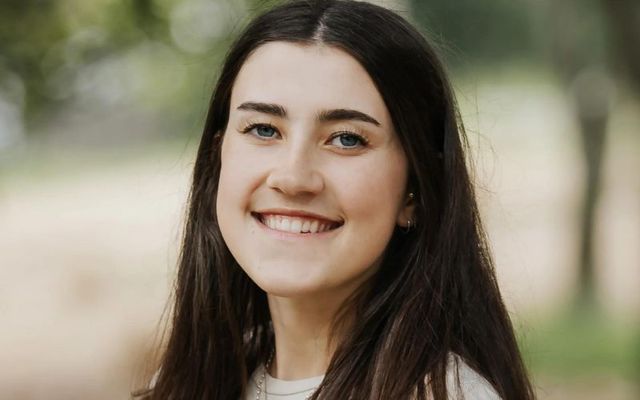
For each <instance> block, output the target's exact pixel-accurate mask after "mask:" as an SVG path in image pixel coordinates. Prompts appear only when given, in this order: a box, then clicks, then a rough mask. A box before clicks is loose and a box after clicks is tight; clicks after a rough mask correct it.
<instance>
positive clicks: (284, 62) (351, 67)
mask: <svg viewBox="0 0 640 400" xmlns="http://www.w3.org/2000/svg"><path fill="white" fill-rule="evenodd" d="M245 101H261V102H269V103H276V104H281V105H283V106H285V107H286V108H287V109H290V110H291V111H292V114H294V113H298V114H303V113H304V112H307V111H308V112H315V111H316V110H318V109H328V108H350V109H357V110H360V111H363V112H367V113H372V114H375V117H377V118H379V119H378V120H379V121H380V122H381V124H385V125H386V124H388V122H389V116H388V111H387V109H386V106H385V104H384V101H383V99H382V97H381V95H380V93H379V92H378V90H377V88H376V86H375V84H374V83H373V80H372V79H371V77H370V76H369V74H368V73H367V71H366V70H365V69H364V68H363V67H362V65H360V63H359V62H358V61H357V60H356V59H355V58H353V57H352V56H351V55H350V54H348V53H347V52H345V51H343V50H341V49H339V48H336V47H332V46H327V45H323V44H313V45H303V44H297V43H289V42H271V43H267V44H265V45H262V46H260V47H258V48H257V49H256V50H255V51H254V52H253V53H252V54H251V55H250V56H249V58H248V59H247V60H246V62H245V63H244V65H243V66H242V68H241V69H240V72H239V74H238V76H237V78H236V81H235V83H234V86H233V91H232V96H231V108H232V110H233V109H235V107H237V105H239V104H241V103H243V102H245Z"/></svg>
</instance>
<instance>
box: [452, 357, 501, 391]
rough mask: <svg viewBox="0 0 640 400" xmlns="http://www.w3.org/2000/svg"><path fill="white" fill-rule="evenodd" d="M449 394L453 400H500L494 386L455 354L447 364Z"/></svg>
mask: <svg viewBox="0 0 640 400" xmlns="http://www.w3.org/2000/svg"><path fill="white" fill-rule="evenodd" d="M447 392H448V393H449V398H450V399H451V400H454V399H455V400H457V399H464V400H500V396H499V395H498V394H497V393H496V391H495V389H494V388H493V386H491V384H490V383H489V382H488V381H487V380H486V379H485V378H484V377H482V375H480V374H479V373H477V372H476V371H474V370H473V369H472V368H471V367H470V366H469V365H468V364H467V363H466V362H465V361H464V360H463V359H462V358H461V357H460V356H458V355H456V354H453V353H452V354H450V355H449V360H448V364H447Z"/></svg>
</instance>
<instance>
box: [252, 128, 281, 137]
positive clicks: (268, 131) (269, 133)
mask: <svg viewBox="0 0 640 400" xmlns="http://www.w3.org/2000/svg"><path fill="white" fill-rule="evenodd" d="M255 129H256V134H257V135H258V136H260V137H265V138H271V137H273V136H275V134H276V130H275V129H274V128H273V127H272V126H269V125H258V126H256V128H255Z"/></svg>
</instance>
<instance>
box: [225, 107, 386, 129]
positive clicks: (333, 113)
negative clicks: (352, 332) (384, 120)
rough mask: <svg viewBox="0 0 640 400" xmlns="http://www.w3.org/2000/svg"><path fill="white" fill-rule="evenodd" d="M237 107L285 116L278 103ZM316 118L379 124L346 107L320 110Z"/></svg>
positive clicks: (369, 117) (283, 109) (319, 119)
mask: <svg viewBox="0 0 640 400" xmlns="http://www.w3.org/2000/svg"><path fill="white" fill-rule="evenodd" d="M237 109H238V110H245V111H256V112H259V113H263V114H269V115H273V116H276V117H280V118H287V110H286V109H285V108H284V107H282V106H281V105H279V104H272V103H257V102H251V101H250V102H245V103H242V104H240V105H239V106H238V108H237ZM316 119H317V120H318V121H320V122H329V121H346V120H356V121H363V122H368V123H370V124H374V125H375V126H380V122H378V121H377V120H376V119H375V118H373V117H372V116H370V115H368V114H365V113H363V112H362V111H358V110H351V109H348V108H337V109H332V110H322V111H320V112H319V113H318V115H317V117H316Z"/></svg>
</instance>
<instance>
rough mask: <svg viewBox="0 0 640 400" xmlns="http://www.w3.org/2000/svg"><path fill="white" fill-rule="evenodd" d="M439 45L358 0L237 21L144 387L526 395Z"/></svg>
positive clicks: (170, 392) (285, 395)
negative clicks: (164, 327)
mask: <svg viewBox="0 0 640 400" xmlns="http://www.w3.org/2000/svg"><path fill="white" fill-rule="evenodd" d="M464 144H465V141H464V135H463V131H462V129H461V124H460V122H459V120H458V112H457V110H456V105H455V100H454V97H453V94H452V91H451V87H450V85H449V82H448V80H447V77H446V75H445V72H444V70H443V68H442V65H441V63H440V61H439V60H438V57H437V56H436V55H435V53H434V51H433V49H432V48H431V47H430V46H429V44H428V43H427V42H426V41H425V39H424V38H423V37H422V36H421V35H420V34H419V33H418V32H417V31H416V30H415V29H414V28H413V27H411V26H410V25H409V24H408V23H407V22H406V21H405V20H403V19H402V18H401V17H399V16H398V15H396V14H394V13H392V12H391V11H388V10H386V9H384V8H381V7H378V6H375V5H372V4H369V3H364V2H355V1H343V0H307V1H292V2H287V3H285V4H284V5H281V6H278V7H276V8H273V9H272V10H270V11H268V12H266V13H265V14H263V15H261V16H259V17H257V18H256V19H254V20H253V21H252V22H251V23H250V25H249V26H248V27H247V28H246V29H245V31H244V32H243V33H242V34H241V35H240V37H239V39H238V40H237V41H236V42H235V44H234V45H233V47H232V48H231V50H230V52H229V54H228V56H227V58H226V61H225V63H224V66H223V69H222V72H221V75H220V78H219V81H218V84H217V87H216V88H215V91H214V93H213V99H212V102H211V106H210V110H209V114H208V117H207V121H206V126H205V129H204V134H203V136H202V141H201V143H200V148H199V150H198V155H197V160H196V164H195V169H194V173H193V184H192V188H191V195H190V203H189V204H190V206H189V213H188V220H187V223H186V231H185V236H184V243H183V248H182V252H181V257H180V264H179V271H178V277H177V284H176V292H175V304H174V307H173V317H172V326H171V330H170V333H169V336H168V341H167V345H166V348H165V349H164V350H163V351H164V352H163V356H162V359H161V365H160V367H159V370H158V373H157V374H156V376H155V378H154V383H153V385H152V387H151V388H150V389H149V390H147V391H146V393H144V394H142V397H145V398H150V399H220V400H229V399H265V398H266V399H289V400H294V399H305V398H312V399H331V400H336V399H353V400H364V399H394V400H395V399H407V400H408V399H436V400H440V399H450V398H451V399H452V398H463V397H464V398H466V399H468V400H471V399H498V398H502V399H505V400H507V399H508V400H513V399H532V398H533V397H534V395H533V392H532V389H531V386H530V383H529V381H528V378H527V373H526V371H525V368H524V366H523V363H522V360H521V357H520V354H519V351H518V348H517V344H516V340H515V338H514V333H513V328H512V326H511V323H510V321H509V317H508V315H507V312H506V311H505V307H504V305H503V303H502V300H501V297H500V293H499V290H498V287H497V285H496V279H495V275H494V271H493V267H492V262H491V258H490V255H489V251H488V247H487V244H486V241H485V236H484V233H483V230H482V228H481V224H480V219H479V216H478V211H477V207H476V203H475V200H474V192H473V188H472V185H471V183H470V180H469V176H468V173H467V169H466V165H465V153H464V151H465V146H464Z"/></svg>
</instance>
